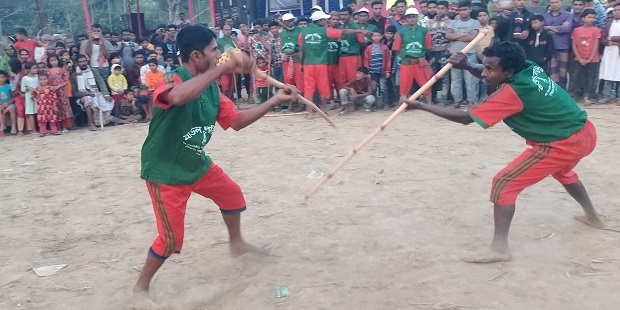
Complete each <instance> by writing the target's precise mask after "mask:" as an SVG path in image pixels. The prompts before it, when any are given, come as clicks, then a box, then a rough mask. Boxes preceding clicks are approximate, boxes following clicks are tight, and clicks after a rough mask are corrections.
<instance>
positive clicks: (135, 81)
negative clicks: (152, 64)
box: [125, 51, 144, 87]
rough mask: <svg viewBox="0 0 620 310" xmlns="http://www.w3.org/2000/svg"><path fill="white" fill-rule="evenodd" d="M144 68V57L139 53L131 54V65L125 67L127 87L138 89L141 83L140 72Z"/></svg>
mask: <svg viewBox="0 0 620 310" xmlns="http://www.w3.org/2000/svg"><path fill="white" fill-rule="evenodd" d="M142 66H144V55H143V54H142V53H141V52H139V51H134V52H133V64H132V65H131V66H130V67H125V70H126V72H125V73H126V74H127V84H128V85H129V87H140V86H142V82H141V80H140V70H141V69H142Z"/></svg>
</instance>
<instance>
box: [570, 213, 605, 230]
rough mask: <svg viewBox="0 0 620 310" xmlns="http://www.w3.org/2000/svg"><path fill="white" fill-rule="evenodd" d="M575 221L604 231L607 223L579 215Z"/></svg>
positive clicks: (596, 218)
mask: <svg viewBox="0 0 620 310" xmlns="http://www.w3.org/2000/svg"><path fill="white" fill-rule="evenodd" d="M575 219H576V220H578V221H580V222H582V223H584V224H586V225H589V226H592V227H594V228H598V229H603V228H605V223H603V221H601V219H599V218H598V217H589V216H587V215H578V216H575Z"/></svg>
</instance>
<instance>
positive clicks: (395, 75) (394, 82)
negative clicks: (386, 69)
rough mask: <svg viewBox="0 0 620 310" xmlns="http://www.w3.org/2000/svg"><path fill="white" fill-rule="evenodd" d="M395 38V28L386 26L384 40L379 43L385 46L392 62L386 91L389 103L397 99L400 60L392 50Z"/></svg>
mask: <svg viewBox="0 0 620 310" xmlns="http://www.w3.org/2000/svg"><path fill="white" fill-rule="evenodd" d="M395 36H396V27H395V26H388V27H387V29H386V30H385V34H384V37H385V38H384V39H383V40H382V41H381V43H383V44H385V45H387V47H388V49H389V50H390V59H391V60H392V62H391V63H390V67H391V68H392V70H391V74H390V78H389V79H387V90H388V98H389V101H390V102H391V103H393V102H395V101H396V100H397V99H398V96H397V94H398V92H397V91H396V90H397V89H398V87H399V85H400V77H399V73H400V72H399V71H400V58H399V56H398V53H396V52H394V50H392V46H394V38H395Z"/></svg>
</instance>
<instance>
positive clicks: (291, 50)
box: [280, 27, 301, 63]
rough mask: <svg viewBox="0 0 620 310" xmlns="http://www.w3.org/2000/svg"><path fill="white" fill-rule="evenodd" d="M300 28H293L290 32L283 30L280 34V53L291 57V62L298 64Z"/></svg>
mask: <svg viewBox="0 0 620 310" xmlns="http://www.w3.org/2000/svg"><path fill="white" fill-rule="evenodd" d="M300 32H301V28H299V27H294V28H293V29H292V30H287V29H283V30H282V32H280V38H282V53H283V54H286V55H292V54H295V55H294V56H293V62H295V63H299V54H298V53H299V33H300Z"/></svg>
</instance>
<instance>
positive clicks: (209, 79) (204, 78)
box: [158, 65, 231, 105]
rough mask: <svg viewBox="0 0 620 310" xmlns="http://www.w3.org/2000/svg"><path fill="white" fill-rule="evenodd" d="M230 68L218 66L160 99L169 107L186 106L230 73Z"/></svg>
mask: <svg viewBox="0 0 620 310" xmlns="http://www.w3.org/2000/svg"><path fill="white" fill-rule="evenodd" d="M229 71H231V70H230V68H228V66H225V65H222V66H216V67H214V68H213V69H209V70H207V71H206V72H204V73H201V74H199V75H197V76H195V77H193V78H191V79H189V80H187V81H185V82H183V83H180V84H178V85H175V86H174V87H173V88H172V90H170V91H169V92H162V93H161V94H159V96H158V99H159V101H160V102H165V103H167V104H169V105H184V104H186V103H188V102H190V101H192V100H194V99H196V98H198V96H200V94H202V93H203V92H204V91H205V90H206V89H207V88H209V87H210V86H211V84H213V83H214V82H215V81H216V80H217V79H218V77H220V75H223V74H225V73H228V72H229Z"/></svg>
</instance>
